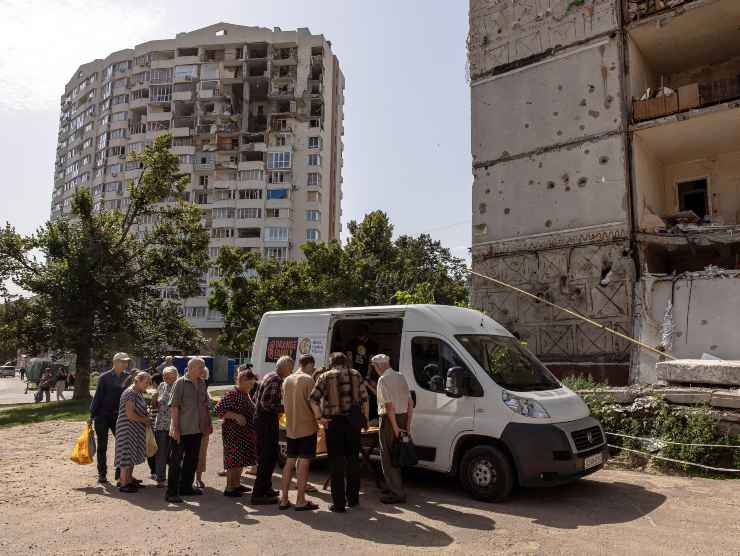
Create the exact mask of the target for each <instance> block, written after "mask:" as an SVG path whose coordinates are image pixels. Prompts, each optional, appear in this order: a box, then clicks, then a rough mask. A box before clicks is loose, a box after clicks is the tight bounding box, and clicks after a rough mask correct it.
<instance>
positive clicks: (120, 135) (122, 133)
mask: <svg viewBox="0 0 740 556" xmlns="http://www.w3.org/2000/svg"><path fill="white" fill-rule="evenodd" d="M127 132H128V130H127V129H126V128H125V127H122V128H120V129H114V130H113V131H111V132H110V138H111V139H125V138H126V134H127Z"/></svg>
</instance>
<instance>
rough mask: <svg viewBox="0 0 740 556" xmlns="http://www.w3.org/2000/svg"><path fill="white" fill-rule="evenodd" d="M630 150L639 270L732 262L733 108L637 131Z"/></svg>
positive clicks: (735, 245) (737, 130) (737, 217)
mask: <svg viewBox="0 0 740 556" xmlns="http://www.w3.org/2000/svg"><path fill="white" fill-rule="evenodd" d="M632 155H633V163H634V175H635V181H634V188H635V191H634V194H635V197H636V203H635V204H636V207H637V211H638V213H637V228H638V234H637V239H638V241H639V242H640V244H641V254H642V259H643V260H644V265H645V269H646V270H647V271H648V272H659V273H670V272H673V271H676V272H683V271H687V270H690V271H694V270H703V269H704V268H705V267H706V266H708V265H714V266H719V267H721V268H737V267H738V266H740V265H739V264H738V262H739V261H740V233H739V232H740V197H739V196H738V195H737V183H736V182H737V176H738V175H739V174H740V108H738V109H735V110H729V111H721V112H711V113H706V114H703V115H701V116H698V117H694V118H689V119H686V120H680V121H674V122H671V123H667V124H665V125H660V126H652V127H648V128H644V129H640V130H637V131H635V132H634V140H633V143H632Z"/></svg>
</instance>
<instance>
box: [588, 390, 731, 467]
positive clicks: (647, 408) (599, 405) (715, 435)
mask: <svg viewBox="0 0 740 556" xmlns="http://www.w3.org/2000/svg"><path fill="white" fill-rule="evenodd" d="M583 398H584V401H585V402H586V404H587V405H588V406H589V408H590V409H591V414H592V415H593V416H594V417H595V418H596V419H599V421H601V423H602V425H603V427H604V430H605V431H608V432H613V433H619V434H628V435H631V436H641V437H647V438H654V439H656V440H655V441H653V442H651V441H644V440H635V439H631V438H622V437H617V436H608V437H607V438H608V441H609V444H613V445H615V446H621V447H624V448H629V449H632V450H640V451H643V452H650V453H652V454H655V455H659V456H663V457H668V458H673V459H678V460H682V461H687V462H691V463H699V464H702V465H708V466H712V467H723V468H729V469H740V450H738V449H731V448H707V447H700V446H678V445H673V444H665V443H664V442H661V441H671V442H681V443H684V444H723V445H735V446H738V445H740V435H729V434H727V433H724V432H722V431H721V430H720V429H719V427H718V422H717V419H716V418H715V417H714V416H713V415H712V414H711V412H710V410H709V408H708V407H695V408H689V407H683V406H677V405H671V404H668V403H666V402H665V400H663V398H661V397H660V396H645V397H641V398H637V399H636V400H635V401H634V402H633V403H632V405H630V406H622V405H619V404H616V403H614V401H613V399H610V398H609V397H608V396H604V395H603V394H601V395H598V394H586V395H584V396H583ZM622 455H623V456H624V459H625V460H626V461H627V462H628V463H629V464H631V465H645V463H646V456H642V455H639V454H634V453H631V452H622ZM652 461H653V463H654V465H655V466H656V467H659V468H662V469H673V470H680V471H685V472H688V473H691V474H695V475H717V474H716V473H712V472H709V471H706V470H702V469H700V468H698V467H693V466H689V465H683V464H678V463H673V462H667V461H662V460H658V459H655V460H652ZM724 476H726V475H724Z"/></svg>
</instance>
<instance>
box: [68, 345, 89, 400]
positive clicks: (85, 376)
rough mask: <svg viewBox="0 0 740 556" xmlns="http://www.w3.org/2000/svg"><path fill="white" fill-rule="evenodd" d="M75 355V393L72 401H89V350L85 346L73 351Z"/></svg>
mask: <svg viewBox="0 0 740 556" xmlns="http://www.w3.org/2000/svg"><path fill="white" fill-rule="evenodd" d="M75 353H76V355H77V372H76V374H75V392H74V394H73V395H72V399H73V400H89V399H90V348H89V347H87V346H84V347H80V348H78V349H77V350H75Z"/></svg>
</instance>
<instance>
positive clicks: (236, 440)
mask: <svg viewBox="0 0 740 556" xmlns="http://www.w3.org/2000/svg"><path fill="white" fill-rule="evenodd" d="M255 382H257V377H256V376H255V375H254V373H253V372H252V371H246V370H244V371H239V374H238V375H237V376H236V387H235V388H234V389H233V390H230V391H228V392H227V393H226V394H224V396H223V397H222V398H221V400H220V401H219V402H218V404H217V405H216V415H218V416H219V417H221V418H222V419H223V425H222V427H221V434H222V437H223V447H224V469H225V470H226V488H225V489H224V496H229V497H233V498H237V497H240V496H242V495H243V494H245V493H247V492H249V489H248V488H247V487H245V486H243V485H242V484H241V474H242V469H243V468H244V467H246V466H248V465H254V464H255V462H256V457H257V454H256V446H255V444H256V437H255V431H254V403H253V402H252V398H250V397H249V392H250V390H251V389H252V386H253V385H254V383H255Z"/></svg>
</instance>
